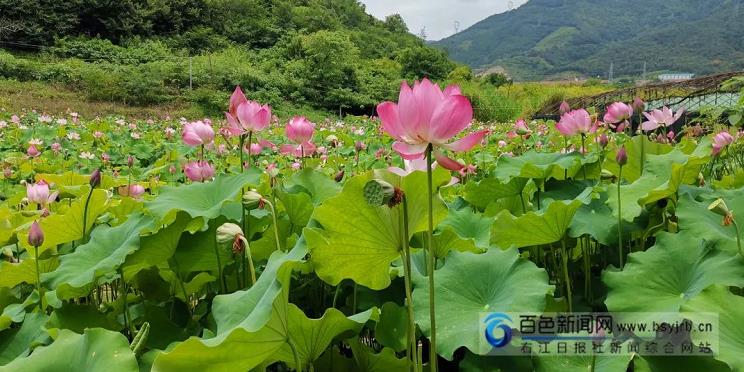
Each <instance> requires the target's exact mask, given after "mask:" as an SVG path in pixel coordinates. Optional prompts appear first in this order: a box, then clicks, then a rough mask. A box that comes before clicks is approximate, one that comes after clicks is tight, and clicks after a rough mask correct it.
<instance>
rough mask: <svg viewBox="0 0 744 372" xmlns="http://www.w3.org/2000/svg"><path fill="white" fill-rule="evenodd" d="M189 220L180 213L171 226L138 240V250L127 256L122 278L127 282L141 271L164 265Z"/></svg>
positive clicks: (183, 213) (174, 249) (171, 254)
mask: <svg viewBox="0 0 744 372" xmlns="http://www.w3.org/2000/svg"><path fill="white" fill-rule="evenodd" d="M191 220H192V219H191V217H189V216H188V215H187V214H186V213H185V212H180V213H178V215H177V217H176V220H175V221H174V222H173V223H172V224H170V225H168V226H166V227H165V228H163V229H161V230H160V231H158V232H157V233H155V234H152V235H147V236H143V237H142V238H140V248H139V249H138V250H137V251H136V252H134V253H132V254H131V255H129V256H127V259H126V262H125V263H124V267H123V269H124V277H125V278H127V280H129V278H132V277H134V276H135V275H137V273H138V272H140V271H141V270H144V269H146V268H148V267H152V266H158V265H161V264H163V263H166V262H167V261H168V259H169V258H171V257H173V254H174V253H175V251H176V247H177V246H178V242H179V241H180V239H181V234H182V233H183V231H184V230H185V229H186V227H187V225H188V224H189V222H190V221H191Z"/></svg>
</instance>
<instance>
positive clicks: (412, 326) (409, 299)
mask: <svg viewBox="0 0 744 372" xmlns="http://www.w3.org/2000/svg"><path fill="white" fill-rule="evenodd" d="M401 207H402V208H403V214H402V219H403V221H402V222H403V223H402V225H403V226H402V227H403V239H402V242H401V243H402V244H403V256H404V263H403V270H404V271H403V278H404V282H405V288H406V309H407V310H408V361H409V363H410V366H409V367H410V369H415V368H416V366H417V365H418V359H417V358H416V352H415V351H416V323H415V318H414V316H413V294H412V291H411V288H412V285H411V268H412V265H411V248H410V246H409V244H408V199H407V198H406V196H405V194H404V195H403V202H402V206H401Z"/></svg>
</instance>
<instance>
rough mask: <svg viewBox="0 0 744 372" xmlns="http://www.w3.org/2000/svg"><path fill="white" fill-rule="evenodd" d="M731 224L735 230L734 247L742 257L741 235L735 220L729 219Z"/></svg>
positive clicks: (743, 254) (743, 255)
mask: <svg viewBox="0 0 744 372" xmlns="http://www.w3.org/2000/svg"><path fill="white" fill-rule="evenodd" d="M731 223H732V224H733V225H734V230H736V245H737V246H738V247H739V255H740V256H742V257H744V251H742V249H741V234H740V233H739V224H738V223H736V220H735V219H733V218H731Z"/></svg>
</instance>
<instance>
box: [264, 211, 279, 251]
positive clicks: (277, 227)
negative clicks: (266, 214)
mask: <svg viewBox="0 0 744 372" xmlns="http://www.w3.org/2000/svg"><path fill="white" fill-rule="evenodd" d="M274 201H276V200H274ZM264 202H265V203H266V204H268V205H269V207H270V208H271V218H272V221H273V222H274V239H275V240H276V250H277V251H282V250H283V249H282V246H281V244H279V225H277V222H276V208H275V207H274V203H272V202H270V201H268V200H266V199H264Z"/></svg>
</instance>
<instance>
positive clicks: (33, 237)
mask: <svg viewBox="0 0 744 372" xmlns="http://www.w3.org/2000/svg"><path fill="white" fill-rule="evenodd" d="M28 244H31V246H33V247H37V248H38V247H40V246H41V245H42V244H44V232H43V231H41V227H40V226H39V222H38V221H34V223H33V224H31V228H30V229H29V230H28Z"/></svg>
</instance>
